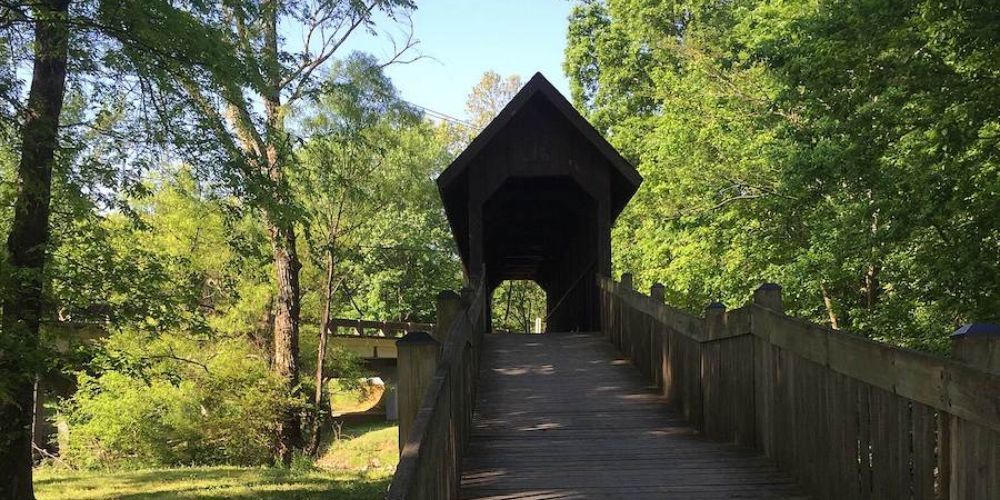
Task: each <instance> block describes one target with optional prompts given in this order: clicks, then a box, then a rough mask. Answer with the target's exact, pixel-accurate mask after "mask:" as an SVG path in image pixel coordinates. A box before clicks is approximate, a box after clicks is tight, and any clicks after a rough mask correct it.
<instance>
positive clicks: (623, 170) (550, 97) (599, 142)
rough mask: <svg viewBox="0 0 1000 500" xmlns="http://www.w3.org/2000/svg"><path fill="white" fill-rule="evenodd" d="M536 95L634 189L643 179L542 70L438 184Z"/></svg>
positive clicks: (442, 184)
mask: <svg viewBox="0 0 1000 500" xmlns="http://www.w3.org/2000/svg"><path fill="white" fill-rule="evenodd" d="M536 95H541V96H542V97H544V98H545V99H546V100H547V101H548V102H549V103H551V104H552V105H553V107H554V108H555V109H556V110H558V111H559V113H560V114H561V115H562V116H563V117H564V118H565V119H566V120H567V121H568V122H569V123H570V124H571V125H572V126H573V128H574V129H575V130H576V131H577V132H579V133H580V134H581V135H582V136H583V137H584V138H586V139H587V140H588V141H589V142H590V143H591V144H593V146H594V147H595V148H596V149H597V151H598V152H600V153H601V155H602V156H603V157H604V158H605V160H607V162H608V163H610V164H611V165H612V166H613V167H614V170H615V171H616V173H617V174H618V175H620V176H621V177H622V178H623V180H625V181H626V182H627V183H628V184H630V185H631V186H632V189H631V192H633V193H634V192H635V190H636V189H638V188H639V184H640V183H642V176H640V175H639V172H638V171H636V170H635V168H634V167H632V165H631V164H629V162H628V161H627V160H625V158H623V157H622V156H621V154H619V153H618V151H617V150H615V148H614V147H613V146H611V144H609V143H608V141H607V140H605V139H604V137H603V136H601V134H600V133H599V132H598V131H597V130H596V129H594V127H593V126H592V125H591V124H590V122H588V121H587V120H586V118H584V117H583V116H582V115H581V114H580V113H579V112H578V111H577V110H576V108H574V107H573V105H572V104H570V102H569V101H568V100H566V98H565V97H564V96H563V95H562V94H561V93H560V92H559V91H558V90H557V89H556V88H555V86H553V85H552V83H551V82H549V81H548V79H546V78H545V76H544V75H542V73H541V72H537V73H535V74H534V75H533V76H532V77H531V79H530V80H528V82H527V83H525V84H524V86H523V87H521V90H519V91H518V92H517V94H516V95H515V96H514V97H513V98H512V99H511V100H510V102H508V103H507V105H506V106H504V108H503V109H502V110H501V111H500V113H498V114H497V116H496V117H495V118H493V121H491V122H490V123H489V125H487V126H486V128H484V129H483V130H482V131H481V132H480V133H479V135H478V136H476V138H475V139H473V141H472V143H470V144H469V146H468V147H467V148H466V149H465V150H464V151H462V153H461V154H460V155H458V157H457V158H455V160H454V161H453V162H452V163H451V165H449V166H448V168H446V169H445V170H444V172H442V173H441V175H440V176H439V177H438V179H437V184H438V188H439V189H440V190H441V191H444V190H446V189H447V188H448V186H449V184H451V183H452V182H453V181H454V180H455V179H457V178H458V177H459V176H460V175H461V174H462V172H464V171H465V169H466V168H467V167H468V165H469V163H471V162H472V160H473V159H474V158H475V157H476V156H477V155H478V154H479V153H480V152H481V151H482V150H483V148H485V147H486V145H488V144H489V143H490V142H491V141H492V140H493V139H494V138H495V137H496V136H497V134H499V133H500V131H502V130H503V129H504V127H506V125H507V124H508V123H510V121H511V119H512V118H513V117H514V116H515V115H517V113H518V112H519V111H520V110H521V109H522V108H523V107H524V106H525V104H527V103H528V102H529V101H530V100H531V99H532V98H533V97H535V96H536Z"/></svg>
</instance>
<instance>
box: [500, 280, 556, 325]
mask: <svg viewBox="0 0 1000 500" xmlns="http://www.w3.org/2000/svg"><path fill="white" fill-rule="evenodd" d="M492 310H493V317H492V323H493V330H494V331H500V332H520V333H542V332H544V331H545V313H546V307H545V290H543V289H542V287H540V286H538V283H536V282H534V281H531V280H507V281H504V282H503V283H500V285H499V286H497V287H496V289H494V290H493V300H492Z"/></svg>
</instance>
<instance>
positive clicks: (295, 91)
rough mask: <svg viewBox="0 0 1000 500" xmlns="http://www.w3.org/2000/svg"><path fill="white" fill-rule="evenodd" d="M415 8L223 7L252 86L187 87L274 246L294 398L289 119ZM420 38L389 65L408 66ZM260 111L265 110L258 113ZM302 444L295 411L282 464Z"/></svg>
mask: <svg viewBox="0 0 1000 500" xmlns="http://www.w3.org/2000/svg"><path fill="white" fill-rule="evenodd" d="M412 8H413V3H412V2H411V1H410V0H372V1H369V2H348V3H343V2H336V1H329V0H314V1H313V0H303V1H296V0H287V1H283V0H260V1H257V2H249V4H243V3H233V4H228V5H226V6H224V8H223V10H222V13H221V20H222V23H223V27H224V29H225V30H226V31H227V32H228V37H229V43H230V44H231V45H232V46H233V47H235V48H236V50H237V52H238V53H239V54H240V55H241V57H242V58H243V59H244V60H246V61H252V63H253V64H252V69H251V73H250V75H249V80H250V82H251V83H250V84H249V85H246V86H241V85H240V82H239V81H227V80H224V79H220V78H212V77H209V78H197V77H195V76H192V75H188V76H186V77H185V78H184V80H183V81H182V86H183V87H184V89H185V91H186V93H187V95H188V96H189V97H190V99H192V100H193V102H194V104H195V106H196V111H197V112H198V113H199V119H200V120H201V124H202V125H203V126H205V127H206V128H207V129H208V130H212V131H214V133H215V134H216V135H217V136H218V137H219V138H220V140H221V145H222V147H223V148H224V150H225V151H226V153H227V155H228V157H229V160H230V161H228V162H226V163H224V164H223V165H222V166H223V167H224V168H225V170H224V171H223V172H222V175H223V176H224V177H225V178H227V179H229V180H230V181H231V182H232V184H233V187H234V188H235V189H238V190H239V191H240V192H242V193H243V195H244V196H245V198H246V201H247V202H248V203H249V205H250V206H253V207H257V208H258V209H259V210H260V211H261V214H262V217H263V219H264V225H265V227H266V228H267V232H268V235H269V238H270V242H271V249H272V260H273V266H274V276H275V284H276V294H275V296H276V297H275V304H274V320H273V331H274V340H273V349H274V358H273V363H272V366H273V369H274V371H275V373H277V374H278V375H279V376H280V377H281V378H282V379H283V380H285V383H286V385H287V388H288V390H289V392H293V391H295V388H296V387H297V385H298V377H299V345H298V344H299V320H300V314H301V307H302V305H301V287H300V270H301V267H302V262H301V260H300V257H299V249H298V240H297V234H296V229H295V221H296V219H297V217H298V215H299V214H300V211H299V209H298V207H297V206H296V204H295V200H294V199H293V196H292V193H291V190H290V187H289V181H288V170H289V169H290V168H291V167H292V165H293V163H294V156H293V154H292V153H293V146H294V140H293V137H292V135H291V133H290V132H289V130H288V127H287V124H286V117H287V116H288V113H289V111H290V110H292V109H294V107H295V106H296V105H297V104H298V103H299V102H300V101H301V100H302V99H303V98H304V97H306V96H308V95H310V94H312V93H314V92H315V91H316V90H317V84H318V81H319V80H321V79H319V78H318V77H319V75H320V74H321V72H322V68H323V67H324V66H325V65H326V64H327V63H328V61H331V59H332V58H334V57H335V55H336V54H338V53H339V51H340V49H341V47H342V46H343V45H344V43H345V42H346V41H347V40H348V39H349V38H350V37H351V36H352V35H353V34H355V33H357V32H359V31H362V30H373V29H374V16H375V13H376V12H379V11H380V12H383V13H385V14H386V15H387V16H388V17H390V18H393V19H394V18H396V17H397V16H400V15H403V14H405V13H406V12H408V11H409V10H410V9H412ZM286 23H287V24H289V25H294V26H296V27H297V28H298V29H299V30H300V31H301V33H302V43H301V47H300V48H297V49H296V48H294V45H292V44H290V43H288V41H287V40H286V38H285V37H284V36H283V35H282V33H281V32H280V31H279V26H283V25H285V24H286ZM414 43H415V41H414V40H413V38H412V36H411V37H410V38H408V39H407V40H406V42H405V44H404V45H402V46H400V47H397V48H398V50H397V51H396V53H395V54H394V55H393V56H392V57H391V58H390V59H389V60H388V61H385V62H383V63H382V64H383V65H387V64H392V63H396V62H401V61H403V59H402V58H403V57H404V54H405V53H406V52H407V51H409V50H410V49H411V48H412V47H413V45H414ZM258 109H259V110H260V112H258ZM301 444H302V434H301V426H300V422H299V415H298V413H297V412H296V411H295V410H294V409H289V410H288V412H287V413H286V415H285V416H284V418H283V419H282V422H281V424H280V426H279V430H278V439H277V444H276V449H275V455H276V457H277V458H278V459H279V460H281V461H282V462H283V463H286V464H288V463H290V461H291V458H292V450H293V449H295V448H297V447H300V446H301Z"/></svg>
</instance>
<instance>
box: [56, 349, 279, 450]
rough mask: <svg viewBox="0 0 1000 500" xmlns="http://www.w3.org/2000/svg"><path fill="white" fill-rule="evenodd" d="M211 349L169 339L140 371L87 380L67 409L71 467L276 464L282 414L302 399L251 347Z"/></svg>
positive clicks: (81, 382) (121, 371)
mask: <svg viewBox="0 0 1000 500" xmlns="http://www.w3.org/2000/svg"><path fill="white" fill-rule="evenodd" d="M117 340H121V339H117ZM112 343H114V342H112ZM210 343H211V346H210V347H209V346H206V345H205V344H206V342H194V341H185V340H180V339H178V338H173V337H171V338H167V337H165V338H161V339H157V340H156V341H154V342H153V343H152V345H143V346H142V349H141V352H142V353H143V356H144V358H142V359H144V360H146V361H148V360H150V359H155V360H156V361H155V362H153V363H151V364H148V363H147V364H146V365H144V366H143V368H142V369H141V370H138V371H136V370H124V369H112V370H105V371H103V372H102V373H100V374H99V375H96V376H91V375H87V374H80V375H79V376H78V381H79V388H78V391H77V392H76V394H75V395H74V396H73V397H72V398H71V399H70V400H68V401H66V402H65V404H64V405H62V411H61V418H64V419H65V420H66V422H67V423H68V425H69V436H68V441H67V442H66V443H64V444H63V446H64V448H63V450H62V455H63V457H64V460H66V462H67V463H69V464H71V465H73V466H76V467H81V468H105V467H116V468H122V467H124V468H136V467H156V466H176V465H212V464H233V465H263V464H267V463H269V462H270V460H271V452H270V450H271V445H272V440H273V436H274V435H275V425H276V422H277V421H278V416H279V415H280V412H281V410H282V409H283V408H285V407H286V405H295V404H298V402H297V401H295V400H293V399H290V398H289V397H287V396H286V395H284V394H283V390H282V385H281V383H280V381H278V380H276V379H275V378H274V377H273V376H272V375H271V374H270V372H269V370H268V367H267V363H266V362H265V361H264V360H263V359H262V358H261V357H260V356H257V355H255V353H254V352H253V350H252V348H250V347H249V346H248V345H246V343H245V342H244V341H242V340H232V339H230V340H222V341H212V342H210ZM118 344H119V347H120V346H121V344H126V345H128V344H134V343H132V342H128V341H125V342H118ZM187 344H196V345H187ZM164 346H169V349H166V350H165V351H164V350H162V349H163V347H164ZM179 351H183V352H185V355H184V356H182V355H178V354H176V353H177V352H179ZM125 352H126V354H127V350H126V351H125ZM156 352H168V353H170V354H169V355H156V354H154V355H152V356H151V355H150V353H156ZM203 353H211V354H210V355H206V354H203ZM187 356H190V357H187Z"/></svg>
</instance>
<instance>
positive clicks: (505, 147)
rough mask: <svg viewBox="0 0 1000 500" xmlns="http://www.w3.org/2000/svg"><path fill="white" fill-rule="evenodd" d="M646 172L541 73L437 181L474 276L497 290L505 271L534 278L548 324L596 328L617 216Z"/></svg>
mask: <svg viewBox="0 0 1000 500" xmlns="http://www.w3.org/2000/svg"><path fill="white" fill-rule="evenodd" d="M641 182H642V177H640V176H639V173H638V172H637V171H636V170H635V168H633V167H632V165H630V164H629V163H628V162H627V161H626V160H625V159H624V158H622V156H621V155H620V154H618V152H617V151H615V149H614V148H613V147H611V145H610V144H608V142H607V141H606V140H605V139H604V138H603V137H601V135H600V134H599V133H598V132H597V131H596V130H594V128H593V127H592V126H591V125H590V124H589V123H588V122H587V120H585V119H584V118H583V117H582V116H580V114H579V113H578V112H577V111H576V110H575V109H574V108H573V106H572V105H571V104H570V103H569V102H568V101H567V100H566V98H564V97H563V96H562V95H561V94H560V93H559V92H558V91H557V90H556V89H555V87H553V86H552V84H551V83H549V81H548V80H546V79H545V77H543V76H542V75H541V73H536V74H535V76H534V77H532V78H531V80H530V81H529V82H528V83H527V84H526V85H525V86H524V87H523V88H522V89H521V91H520V92H518V94H517V95H516V96H515V97H514V98H513V99H512V100H511V101H510V103H508V104H507V106H506V107H505V108H504V109H503V111H501V112H500V114H499V115H497V117H496V118H495V119H494V120H493V121H492V122H491V123H490V124H489V125H488V126H487V127H486V128H485V129H484V130H483V131H482V133H480V134H479V136H478V137H476V139H475V140H474V141H473V142H472V144H471V145H470V146H469V147H468V148H467V149H466V150H465V151H464V152H463V153H462V154H461V155H460V156H459V157H458V158H457V159H456V160H455V161H454V162H453V163H452V164H451V165H450V166H449V167H448V168H447V169H446V170H445V171H444V172H443V173H442V174H441V176H440V177H439V178H438V188H439V189H440V191H441V198H442V200H443V201H444V206H445V211H446V212H447V214H448V221H449V223H450V224H451V229H452V232H453V233H454V236H455V241H456V242H457V244H458V249H459V253H460V254H461V258H462V264H463V266H464V268H465V272H466V275H467V276H468V277H469V278H470V281H471V282H479V279H483V280H484V281H483V283H484V284H485V287H486V290H487V293H488V296H492V293H493V290H495V289H496V287H497V286H499V285H500V284H501V283H502V282H503V281H505V280H533V281H535V282H536V283H538V285H539V286H540V287H541V288H542V289H543V290H544V291H545V293H546V297H547V307H546V308H547V321H546V323H547V329H548V330H549V331H595V330H597V329H598V328H599V325H600V320H599V307H598V288H597V279H596V277H597V276H598V275H601V276H610V275H611V225H612V224H613V223H614V221H615V219H616V218H617V217H618V214H619V213H621V211H622V209H623V208H624V207H625V204H626V203H628V201H629V199H630V198H631V197H632V195H633V194H634V193H635V192H636V190H637V189H638V188H639V184H640V183H641ZM487 317H489V316H488V315H487Z"/></svg>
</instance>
